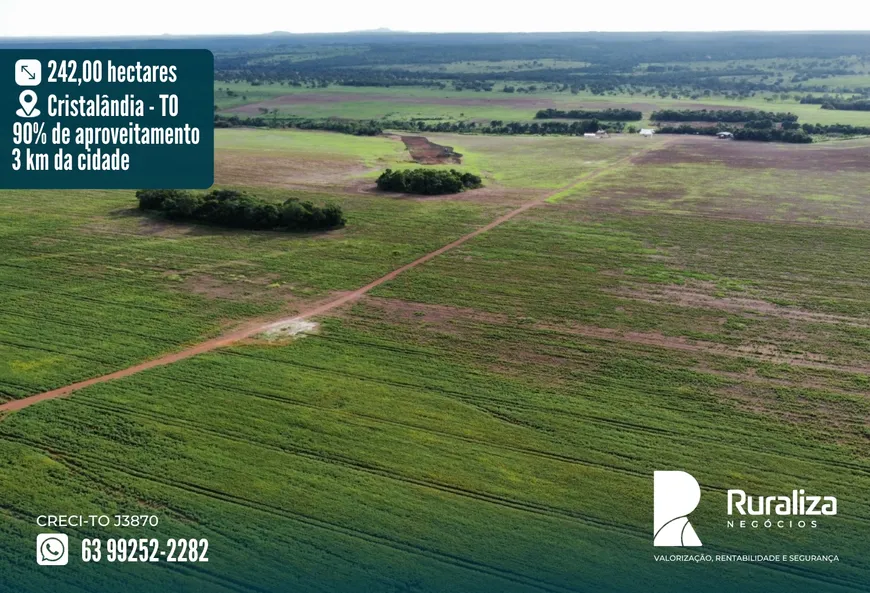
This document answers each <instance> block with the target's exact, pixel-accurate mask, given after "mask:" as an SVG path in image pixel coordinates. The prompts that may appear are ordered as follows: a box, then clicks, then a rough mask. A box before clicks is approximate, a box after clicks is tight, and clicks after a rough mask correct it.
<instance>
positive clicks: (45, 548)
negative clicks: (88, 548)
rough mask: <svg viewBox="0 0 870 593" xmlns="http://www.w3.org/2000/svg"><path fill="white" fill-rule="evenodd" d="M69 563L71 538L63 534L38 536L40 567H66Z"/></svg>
mask: <svg viewBox="0 0 870 593" xmlns="http://www.w3.org/2000/svg"><path fill="white" fill-rule="evenodd" d="M68 562H69V538H68V537H67V536H66V535H64V534H62V533H42V534H40V535H37V536H36V563H37V564H39V565H40V566H66V565H67V563H68Z"/></svg>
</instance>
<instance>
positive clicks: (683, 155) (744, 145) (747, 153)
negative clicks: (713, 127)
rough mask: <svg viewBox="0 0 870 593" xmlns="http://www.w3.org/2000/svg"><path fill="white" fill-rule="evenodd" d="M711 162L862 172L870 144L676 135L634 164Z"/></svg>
mask: <svg viewBox="0 0 870 593" xmlns="http://www.w3.org/2000/svg"><path fill="white" fill-rule="evenodd" d="M711 162H716V163H718V164H722V165H725V166H727V167H733V168H735V169H784V170H792V171H820V172H828V173H833V172H837V171H861V172H866V171H867V170H868V163H870V145H867V144H846V143H844V144H839V143H838V144H831V143H827V144H819V145H813V144H791V145H789V144H775V143H769V142H738V141H734V140H720V139H718V138H708V137H701V136H678V137H677V138H676V139H675V140H674V141H673V142H672V143H671V144H670V145H669V146H668V147H667V148H666V149H664V150H654V151H648V152H646V153H644V154H643V155H642V156H641V158H639V159H638V160H637V161H636V164H639V165H645V164H650V165H674V164H677V163H704V164H706V163H711Z"/></svg>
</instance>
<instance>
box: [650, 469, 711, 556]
mask: <svg viewBox="0 0 870 593" xmlns="http://www.w3.org/2000/svg"><path fill="white" fill-rule="evenodd" d="M699 502H701V487H700V486H699V485H698V481H697V480H696V479H695V478H693V477H692V476H691V475H690V474H687V473H686V472H680V471H667V472H654V474H653V545H656V546H700V545H701V540H700V539H699V538H698V535H697V534H696V533H695V530H694V529H693V528H692V524H691V523H689V514H690V513H691V512H692V511H694V510H695V508H696V507H697V506H698V503H699Z"/></svg>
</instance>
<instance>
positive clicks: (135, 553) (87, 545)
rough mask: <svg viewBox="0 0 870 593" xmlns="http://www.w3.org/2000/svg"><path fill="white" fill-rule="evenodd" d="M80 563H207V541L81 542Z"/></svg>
mask: <svg viewBox="0 0 870 593" xmlns="http://www.w3.org/2000/svg"><path fill="white" fill-rule="evenodd" d="M82 562H208V540H207V539H175V538H170V539H168V540H166V541H165V542H161V541H160V540H158V539H157V538H151V539H149V538H139V539H135V538H129V539H105V540H101V539H84V540H82Z"/></svg>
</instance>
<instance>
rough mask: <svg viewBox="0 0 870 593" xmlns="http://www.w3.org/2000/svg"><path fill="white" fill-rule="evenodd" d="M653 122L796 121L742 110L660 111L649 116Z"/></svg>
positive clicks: (791, 117)
mask: <svg viewBox="0 0 870 593" xmlns="http://www.w3.org/2000/svg"><path fill="white" fill-rule="evenodd" d="M650 119H651V120H653V121H710V122H728V123H739V122H748V121H761V120H768V121H771V122H786V121H797V119H798V116H797V115H795V114H794V113H774V112H772V111H754V110H743V109H722V110H716V109H662V110H661V111H653V112H652V115H650Z"/></svg>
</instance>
